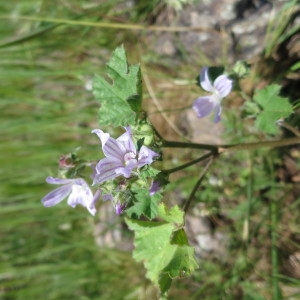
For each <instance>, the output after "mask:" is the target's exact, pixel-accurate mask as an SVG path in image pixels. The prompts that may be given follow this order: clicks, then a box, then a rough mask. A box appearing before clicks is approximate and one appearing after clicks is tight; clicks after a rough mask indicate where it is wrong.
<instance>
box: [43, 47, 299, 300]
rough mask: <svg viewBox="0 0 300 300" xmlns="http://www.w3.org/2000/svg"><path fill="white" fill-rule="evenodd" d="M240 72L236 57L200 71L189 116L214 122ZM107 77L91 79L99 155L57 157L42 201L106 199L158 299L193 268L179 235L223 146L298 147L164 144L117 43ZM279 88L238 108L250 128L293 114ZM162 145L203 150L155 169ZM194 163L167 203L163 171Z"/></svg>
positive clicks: (136, 69) (274, 124)
mask: <svg viewBox="0 0 300 300" xmlns="http://www.w3.org/2000/svg"><path fill="white" fill-rule="evenodd" d="M246 74H247V72H246V65H245V64H241V63H240V62H238V63H237V64H236V65H234V66H233V68H232V70H230V71H228V70H227V73H226V72H225V70H224V68H216V67H207V66H206V67H204V68H202V70H201V71H200V76H199V82H198V84H199V86H200V87H201V88H202V89H203V90H204V92H202V93H201V94H202V96H200V97H199V98H197V99H194V100H193V99H191V109H193V110H194V111H195V114H196V116H197V117H199V118H204V117H206V118H211V121H212V122H220V121H221V112H222V102H223V101H226V97H227V96H229V95H230V93H231V91H232V90H233V88H236V89H237V88H238V86H239V84H238V83H239V80H240V78H242V77H244V76H246ZM107 75H108V76H109V77H110V79H111V82H108V81H107V80H106V79H105V76H96V77H95V78H94V82H93V92H94V96H95V98H96V99H97V100H98V101H99V103H100V108H99V118H98V121H99V128H91V130H90V132H91V133H90V134H91V139H97V140H98V141H99V158H98V159H97V158H95V161H93V162H84V161H82V160H79V159H78V158H77V157H76V156H75V155H73V154H72V155H69V156H63V157H62V158H61V159H60V161H59V162H60V163H59V166H60V172H59V174H60V176H59V177H57V178H54V177H47V179H46V181H47V183H49V184H51V185H54V186H55V188H54V189H53V190H52V191H50V192H49V193H48V194H47V195H46V196H45V197H44V198H43V199H42V203H43V204H44V206H45V207H51V206H55V205H62V204H60V202H62V201H63V200H64V199H66V201H67V204H68V205H70V206H71V207H73V208H74V207H76V206H77V205H80V206H83V207H85V208H86V209H87V211H88V213H90V214H91V215H92V216H93V217H96V216H97V211H98V209H101V205H100V203H99V202H101V201H109V202H111V205H112V206H113V207H114V209H115V213H116V214H117V215H118V216H120V217H122V218H124V220H125V222H126V224H127V226H128V228H129V229H130V230H132V231H133V232H134V246H135V248H134V251H133V257H134V258H135V259H136V260H137V261H141V262H143V263H144V266H145V268H146V276H147V277H148V278H149V279H150V280H151V281H152V282H153V284H154V285H155V286H157V287H158V290H159V293H160V297H161V298H162V299H163V298H166V297H167V294H168V291H169V289H170V287H171V284H172V280H173V279H174V278H176V277H185V276H191V275H192V274H193V272H194V271H195V270H196V269H197V268H198V267H199V262H197V260H196V258H195V255H194V249H193V247H191V246H190V245H189V241H188V238H187V235H186V233H185V216H186V213H187V212H188V209H189V207H190V204H191V203H192V201H193V199H194V197H195V193H196V192H197V190H198V189H199V187H200V185H201V183H202V181H203V178H204V177H205V175H206V174H207V172H209V169H210V167H211V166H212V165H213V163H214V161H215V160H216V159H218V158H219V157H220V156H221V155H222V154H223V153H225V152H228V151H231V152H235V151H241V150H248V151H250V150H254V149H258V148H261V147H280V146H287V145H293V144H297V143H299V142H300V137H299V136H295V137H290V138H285V139H281V140H274V139H271V140H270V139H269V140H268V141H258V142H254V143H243V144H231V145H230V144H229V145H228V144H225V145H212V144H196V143H188V142H177V141H176V142H175V141H168V140H165V139H164V138H163V137H162V136H161V135H160V134H159V133H158V131H157V130H156V129H155V128H154V127H153V125H152V124H151V123H150V122H149V120H148V119H147V117H146V113H145V112H144V111H143V110H142V97H143V94H142V80H141V70H140V66H139V65H129V64H128V62H127V58H126V53H125V49H124V48H123V47H119V48H117V49H116V50H115V51H114V52H113V54H112V56H111V59H110V60H109V62H108V63H107ZM279 92H280V86H279V85H276V84H271V85H269V86H267V87H265V88H263V89H260V90H257V91H255V93H254V97H253V99H250V100H248V101H250V102H251V104H250V105H248V106H247V105H245V108H246V110H247V111H249V108H250V110H251V115H252V117H253V118H254V119H255V126H256V127H257V129H259V130H262V131H264V132H265V133H266V134H270V135H274V134H275V133H276V132H277V131H278V121H282V120H284V119H285V118H287V117H288V116H290V115H291V114H292V113H293V109H294V108H293V106H292V105H291V104H290V102H289V99H287V98H283V97H281V96H279ZM224 99H225V100H224ZM104 126H105V127H106V128H107V127H108V126H111V127H114V128H118V129H119V131H120V132H122V133H121V135H120V136H119V137H112V136H111V135H110V134H109V133H107V132H105V131H103V130H102V129H103V127H104ZM167 147H172V148H191V149H198V150H202V151H200V152H201V153H202V154H201V155H200V156H199V157H198V158H196V159H194V160H192V161H188V162H186V163H184V164H183V165H179V166H174V168H171V169H168V170H160V169H158V168H157V165H159V164H157V163H156V162H157V161H159V160H162V159H163V156H162V152H163V149H164V148H167ZM100 158H101V159H100ZM198 162H203V167H202V170H201V172H200V175H199V178H198V180H197V181H196V184H195V186H194V188H193V189H192V190H191V193H190V196H189V197H188V198H187V199H186V200H185V202H184V204H183V206H182V207H179V205H176V204H175V205H173V206H170V204H167V202H166V201H164V198H163V192H164V188H165V187H166V185H168V184H169V175H170V174H171V173H173V172H177V171H179V170H182V169H185V168H187V167H189V166H191V165H194V164H196V163H198ZM86 166H88V167H89V168H90V176H89V177H87V178H83V172H82V170H83V168H84V167H86ZM52 209H59V207H55V208H52Z"/></svg>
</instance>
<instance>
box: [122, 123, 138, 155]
mask: <svg viewBox="0 0 300 300" xmlns="http://www.w3.org/2000/svg"><path fill="white" fill-rule="evenodd" d="M124 128H125V130H126V132H125V133H123V134H122V135H121V136H119V137H118V138H117V141H118V142H120V143H122V144H123V146H124V147H125V149H126V152H133V153H136V148H135V145H134V143H133V140H132V131H131V127H130V126H127V127H124Z"/></svg>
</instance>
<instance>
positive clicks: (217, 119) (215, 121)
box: [214, 105, 222, 123]
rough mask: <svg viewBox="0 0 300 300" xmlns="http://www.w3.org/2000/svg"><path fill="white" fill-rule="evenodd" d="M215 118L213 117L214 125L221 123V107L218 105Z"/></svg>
mask: <svg viewBox="0 0 300 300" xmlns="http://www.w3.org/2000/svg"><path fill="white" fill-rule="evenodd" d="M215 111H216V113H215V117H214V123H218V122H220V121H221V113H222V107H221V105H218V106H217V107H216V108H215Z"/></svg>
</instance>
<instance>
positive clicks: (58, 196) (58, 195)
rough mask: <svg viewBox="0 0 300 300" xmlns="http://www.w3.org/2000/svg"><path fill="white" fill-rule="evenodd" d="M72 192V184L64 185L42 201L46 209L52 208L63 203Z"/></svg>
mask: <svg viewBox="0 0 300 300" xmlns="http://www.w3.org/2000/svg"><path fill="white" fill-rule="evenodd" d="M71 191H72V184H68V185H64V186H61V187H59V188H57V189H55V190H53V191H52V192H50V193H49V194H47V195H46V196H45V197H44V198H43V199H42V200H41V201H42V203H43V204H44V206H45V207H50V206H53V205H56V204H57V203H59V202H61V201H63V200H64V199H65V198H66V197H67V196H68V195H69V194H70V193H71Z"/></svg>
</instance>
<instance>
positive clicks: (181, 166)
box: [162, 152, 213, 174]
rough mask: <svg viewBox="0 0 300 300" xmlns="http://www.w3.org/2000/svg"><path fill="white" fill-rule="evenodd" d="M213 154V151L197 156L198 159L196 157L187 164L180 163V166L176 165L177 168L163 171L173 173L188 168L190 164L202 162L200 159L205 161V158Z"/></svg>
mask: <svg viewBox="0 0 300 300" xmlns="http://www.w3.org/2000/svg"><path fill="white" fill-rule="evenodd" d="M212 155H213V153H212V152H210V153H207V154H205V155H202V156H201V157H198V158H196V159H194V160H192V161H190V162H188V163H186V164H183V165H180V166H178V167H176V168H173V169H169V170H163V171H162V172H163V173H166V174H171V173H174V172H177V171H180V170H183V169H185V168H187V167H189V166H192V165H194V164H196V163H198V162H200V161H203V160H205V159H207V158H209V157H211V156H212Z"/></svg>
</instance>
